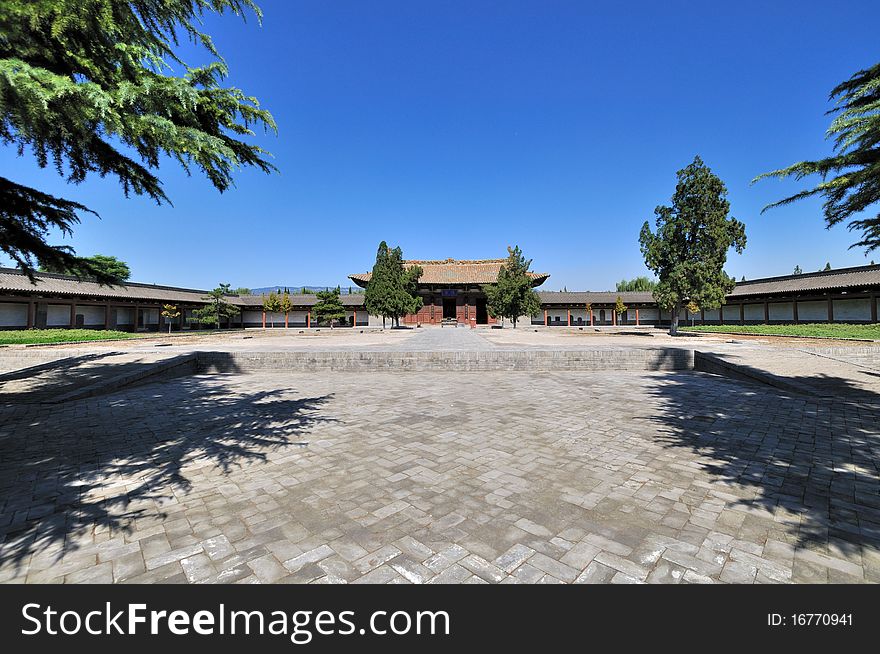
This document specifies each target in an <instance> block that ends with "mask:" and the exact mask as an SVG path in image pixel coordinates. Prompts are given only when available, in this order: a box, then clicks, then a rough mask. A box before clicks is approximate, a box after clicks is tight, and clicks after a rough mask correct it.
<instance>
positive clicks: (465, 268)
mask: <svg viewBox="0 0 880 654" xmlns="http://www.w3.org/2000/svg"><path fill="white" fill-rule="evenodd" d="M506 262H507V259H461V260H456V259H445V260H436V261H423V260H418V259H414V260H411V261H405V262H404V264H405V265H406V266H421V268H422V270H423V273H422V276H421V277H420V278H419V284H494V283H495V282H496V281H498V271H499V270H501V267H502V266H503V265H504V264H505V263H506ZM529 275H530V276H531V278H532V279H533V280H534V285H535V286H537V285H539V284H543V283H544V281H545V280H546V279H547V278H548V277H549V276H550V274H549V273H534V272H530V273H529ZM372 276H373V273H359V274H355V275H349V279H351V280H352V281H354V282H356V283H357V284H359V285H363V284H366V283H367V282H369V281H370V279H371V278H372Z"/></svg>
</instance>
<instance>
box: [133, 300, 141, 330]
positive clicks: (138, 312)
mask: <svg viewBox="0 0 880 654" xmlns="http://www.w3.org/2000/svg"><path fill="white" fill-rule="evenodd" d="M140 313H141V308H140V306H138V305H137V304H135V305H134V331H137V330H138V327H139V325H138V322H139V320H138V318H139V316H140Z"/></svg>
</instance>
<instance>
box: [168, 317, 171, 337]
mask: <svg viewBox="0 0 880 654" xmlns="http://www.w3.org/2000/svg"><path fill="white" fill-rule="evenodd" d="M168 335H169V336H171V319H170V318H169V320H168Z"/></svg>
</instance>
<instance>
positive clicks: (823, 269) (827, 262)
mask: <svg viewBox="0 0 880 654" xmlns="http://www.w3.org/2000/svg"><path fill="white" fill-rule="evenodd" d="M829 270H831V262H830V261H826V262H825V267H824V268H822V272H827V271H829Z"/></svg>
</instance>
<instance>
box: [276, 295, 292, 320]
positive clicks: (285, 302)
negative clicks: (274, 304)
mask: <svg viewBox="0 0 880 654" xmlns="http://www.w3.org/2000/svg"><path fill="white" fill-rule="evenodd" d="M278 310H279V311H280V312H281V313H283V314H284V317H285V318H287V316H288V315H290V312H291V311H293V301H292V300H291V299H290V291H288V290H287V289H286V288H285V289H284V293H282V294H281V297H280V298H278Z"/></svg>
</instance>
